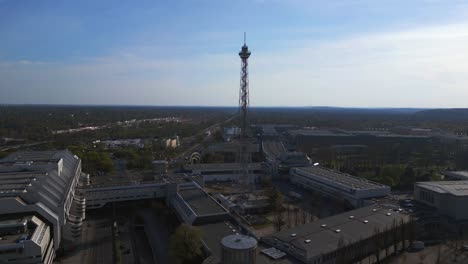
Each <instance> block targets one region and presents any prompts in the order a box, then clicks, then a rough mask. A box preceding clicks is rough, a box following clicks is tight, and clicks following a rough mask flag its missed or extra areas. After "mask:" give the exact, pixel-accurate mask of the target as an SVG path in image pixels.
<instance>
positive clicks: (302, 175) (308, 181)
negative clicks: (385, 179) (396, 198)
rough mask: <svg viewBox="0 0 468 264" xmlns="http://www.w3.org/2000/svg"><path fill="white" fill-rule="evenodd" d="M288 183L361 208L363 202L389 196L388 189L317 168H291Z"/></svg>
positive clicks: (367, 181) (374, 183) (340, 173)
mask: <svg viewBox="0 0 468 264" xmlns="http://www.w3.org/2000/svg"><path fill="white" fill-rule="evenodd" d="M290 174H291V175H290V181H291V182H292V183H294V184H296V185H299V186H301V187H303V188H306V189H311V190H315V191H319V192H321V193H323V194H325V195H328V196H331V197H335V198H338V199H341V198H344V199H346V200H347V201H348V202H349V203H350V204H351V205H353V206H355V207H361V206H363V205H365V202H364V200H365V199H369V198H374V197H382V196H387V195H389V194H390V187H389V186H386V185H383V184H380V183H376V182H372V181H369V180H366V179H363V178H359V177H356V176H352V175H349V174H346V173H342V172H339V171H334V170H330V169H326V168H323V167H319V166H310V167H302V168H292V169H291V173H290Z"/></svg>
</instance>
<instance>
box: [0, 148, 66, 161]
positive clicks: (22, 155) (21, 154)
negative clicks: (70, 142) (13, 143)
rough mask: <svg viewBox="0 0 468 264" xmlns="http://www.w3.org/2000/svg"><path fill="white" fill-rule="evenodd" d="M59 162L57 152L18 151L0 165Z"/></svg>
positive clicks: (4, 159)
mask: <svg viewBox="0 0 468 264" xmlns="http://www.w3.org/2000/svg"><path fill="white" fill-rule="evenodd" d="M59 160H60V157H58V156H57V151H18V152H14V153H12V154H10V155H8V156H7V157H5V158H3V159H2V160H0V163H11V162H28V161H34V162H52V163H56V162H58V161H59Z"/></svg>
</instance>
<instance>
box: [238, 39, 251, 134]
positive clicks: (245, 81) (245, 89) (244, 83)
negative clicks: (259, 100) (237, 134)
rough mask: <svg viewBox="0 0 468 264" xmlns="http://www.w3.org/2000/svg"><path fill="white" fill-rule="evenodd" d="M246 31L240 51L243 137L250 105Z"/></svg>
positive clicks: (240, 106) (240, 100) (240, 104)
mask: <svg viewBox="0 0 468 264" xmlns="http://www.w3.org/2000/svg"><path fill="white" fill-rule="evenodd" d="M245 41H246V39H245V32H244V46H242V50H241V51H240V52H239V57H240V58H241V60H242V64H241V79H240V90H239V110H240V113H239V114H240V118H241V138H242V139H245V138H246V137H247V131H246V130H247V107H248V105H249V72H248V69H247V66H248V59H249V57H250V51H249V47H247V44H246V43H245Z"/></svg>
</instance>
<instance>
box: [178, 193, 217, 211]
mask: <svg viewBox="0 0 468 264" xmlns="http://www.w3.org/2000/svg"><path fill="white" fill-rule="evenodd" d="M179 195H180V196H181V197H182V199H184V201H185V202H186V203H187V204H188V205H189V206H190V208H192V210H193V211H194V212H195V213H196V214H197V216H202V215H209V214H218V213H226V210H225V209H224V208H223V207H222V206H221V205H219V204H218V203H217V202H216V201H215V200H214V199H213V198H211V197H210V196H209V195H208V194H207V193H206V192H204V191H203V190H201V189H198V188H196V189H184V190H179Z"/></svg>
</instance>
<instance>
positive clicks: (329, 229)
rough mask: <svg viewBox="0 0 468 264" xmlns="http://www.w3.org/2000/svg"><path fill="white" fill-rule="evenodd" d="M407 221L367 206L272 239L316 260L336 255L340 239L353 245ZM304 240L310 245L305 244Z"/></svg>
mask: <svg viewBox="0 0 468 264" xmlns="http://www.w3.org/2000/svg"><path fill="white" fill-rule="evenodd" d="M408 220H409V216H408V215H406V214H404V213H399V212H394V211H389V210H388V209H387V208H382V207H376V206H368V207H364V208H360V209H356V210H352V211H349V212H346V213H343V214H339V215H335V216H332V217H328V218H324V219H320V220H318V221H316V222H313V223H308V224H305V225H301V226H297V227H294V228H291V229H288V230H283V231H280V232H277V233H275V234H273V235H271V236H269V237H270V238H276V239H278V240H280V241H283V242H285V243H288V244H290V245H292V246H294V247H295V248H302V249H305V250H306V251H308V253H309V255H311V256H314V255H319V254H322V253H327V252H331V251H334V250H335V249H336V247H337V245H338V241H339V239H340V238H343V239H344V240H345V242H346V243H353V242H356V241H358V240H360V239H366V238H368V237H371V236H372V235H373V234H374V230H376V229H379V230H384V229H385V228H390V227H391V226H392V224H393V223H396V224H399V223H400V221H404V222H407V221H408ZM337 230H339V231H337ZM305 240H310V242H309V243H306V242H305Z"/></svg>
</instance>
